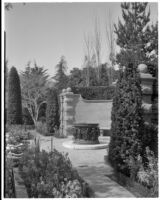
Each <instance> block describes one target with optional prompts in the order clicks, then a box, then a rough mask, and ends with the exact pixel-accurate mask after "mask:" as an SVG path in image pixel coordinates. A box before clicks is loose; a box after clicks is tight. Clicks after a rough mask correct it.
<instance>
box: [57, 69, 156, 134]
mask: <svg viewBox="0 0 160 200" xmlns="http://www.w3.org/2000/svg"><path fill="white" fill-rule="evenodd" d="M139 70H140V77H141V87H142V93H143V99H142V102H143V108H144V119H145V121H146V122H151V119H152V115H153V112H152V98H151V97H152V93H153V81H154V78H153V77H152V75H151V74H148V73H147V72H146V69H144V66H143V65H142V66H140V67H139ZM60 102H61V106H60V107H61V115H60V121H61V126H60V133H61V134H62V135H65V136H67V135H68V134H70V133H71V129H72V127H73V124H74V123H98V124H99V127H100V129H102V130H110V128H111V111H112V100H85V99H83V98H82V97H81V95H80V94H73V92H72V91H71V89H70V88H68V89H66V90H63V91H62V94H60Z"/></svg>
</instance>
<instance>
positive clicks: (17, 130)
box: [7, 125, 33, 143]
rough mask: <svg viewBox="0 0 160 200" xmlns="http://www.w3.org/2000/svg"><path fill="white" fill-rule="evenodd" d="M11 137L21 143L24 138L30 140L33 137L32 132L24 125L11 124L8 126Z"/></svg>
mask: <svg viewBox="0 0 160 200" xmlns="http://www.w3.org/2000/svg"><path fill="white" fill-rule="evenodd" d="M7 134H9V136H10V139H11V138H13V139H14V140H15V141H16V143H21V142H22V141H23V140H30V139H32V138H33V136H32V134H31V132H30V131H29V130H27V129H25V127H24V126H23V125H10V126H8V133H7Z"/></svg>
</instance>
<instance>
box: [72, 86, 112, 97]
mask: <svg viewBox="0 0 160 200" xmlns="http://www.w3.org/2000/svg"><path fill="white" fill-rule="evenodd" d="M71 89H72V92H73V93H75V94H81V96H82V97H83V98H84V99H88V100H110V99H113V95H114V91H115V86H92V87H72V88H71Z"/></svg>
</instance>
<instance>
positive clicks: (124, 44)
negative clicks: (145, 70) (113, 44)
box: [115, 2, 150, 66]
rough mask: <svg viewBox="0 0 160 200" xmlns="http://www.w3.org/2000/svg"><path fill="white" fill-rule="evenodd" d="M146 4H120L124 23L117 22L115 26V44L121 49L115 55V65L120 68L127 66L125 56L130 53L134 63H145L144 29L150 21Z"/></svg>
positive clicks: (145, 34) (145, 33) (145, 35)
mask: <svg viewBox="0 0 160 200" xmlns="http://www.w3.org/2000/svg"><path fill="white" fill-rule="evenodd" d="M147 4H148V3H142V2H141V3H138V2H134V3H121V8H122V17H123V21H124V23H122V22H121V21H120V20H119V22H118V26H116V25H115V33H116V34H117V44H118V45H119V46H120V48H121V50H120V53H119V54H117V63H118V64H120V65H121V66H127V63H128V61H127V59H126V57H128V56H126V54H127V55H128V54H130V53H132V58H133V60H134V62H135V61H137V62H139V63H146V60H147V57H146V49H145V45H146V41H145V40H146V38H147V32H146V29H147V25H148V22H149V20H150V11H148V12H146V7H147ZM137 64H138V63H137Z"/></svg>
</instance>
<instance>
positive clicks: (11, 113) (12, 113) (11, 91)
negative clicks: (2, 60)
mask: <svg viewBox="0 0 160 200" xmlns="http://www.w3.org/2000/svg"><path fill="white" fill-rule="evenodd" d="M8 87H9V88H8V109H7V121H8V123H9V124H22V104H21V88H20V80H19V76H18V73H17V70H16V68H15V67H12V68H11V70H10V73H9V83H8Z"/></svg>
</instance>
